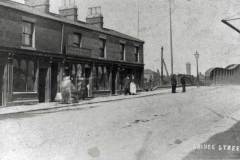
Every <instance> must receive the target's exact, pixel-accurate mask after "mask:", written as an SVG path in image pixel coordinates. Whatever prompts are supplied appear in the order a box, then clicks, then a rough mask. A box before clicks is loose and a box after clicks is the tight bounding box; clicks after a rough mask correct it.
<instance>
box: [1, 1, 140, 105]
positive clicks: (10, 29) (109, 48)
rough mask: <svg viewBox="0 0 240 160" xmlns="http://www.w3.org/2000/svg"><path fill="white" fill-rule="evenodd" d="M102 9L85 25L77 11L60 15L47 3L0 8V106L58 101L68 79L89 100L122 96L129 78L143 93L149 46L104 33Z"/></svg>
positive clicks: (91, 14)
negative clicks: (83, 90)
mask: <svg viewBox="0 0 240 160" xmlns="http://www.w3.org/2000/svg"><path fill="white" fill-rule="evenodd" d="M36 2H38V3H36ZM36 4H37V5H36ZM99 9H100V8H98V7H96V8H91V9H90V10H89V15H88V16H87V18H86V22H82V21H78V20H77V8H76V7H75V6H65V7H64V8H61V9H60V12H59V13H60V14H59V15H57V14H53V13H50V12H49V1H48V0H26V4H25V5H23V4H19V3H16V2H11V1H4V2H0V15H1V17H0V88H1V92H0V94H1V95H0V105H2V106H11V105H16V104H19V103H33V102H50V101H54V98H55V96H56V94H57V92H59V91H60V82H61V81H62V78H63V76H65V75H66V76H71V79H72V82H73V84H74V85H75V87H76V89H77V88H78V82H79V81H82V80H83V81H84V82H85V83H86V84H89V96H97V95H99V94H100V95H102V94H104V95H112V94H118V93H120V92H121V90H122V89H123V81H124V79H125V78H126V76H129V77H132V78H133V79H134V81H135V82H136V84H137V87H138V89H139V90H140V89H142V87H143V72H144V61H143V44H144V42H143V41H141V40H139V39H137V38H134V37H131V36H128V35H125V34H122V33H119V32H117V31H114V30H110V29H107V28H104V27H103V16H102V14H101V12H100V11H99Z"/></svg>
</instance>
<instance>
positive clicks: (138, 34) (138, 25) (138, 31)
mask: <svg viewBox="0 0 240 160" xmlns="http://www.w3.org/2000/svg"><path fill="white" fill-rule="evenodd" d="M137 12H138V13H137V16H138V17H137V37H138V38H139V36H140V9H139V0H137Z"/></svg>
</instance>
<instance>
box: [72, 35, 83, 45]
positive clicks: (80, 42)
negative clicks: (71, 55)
mask: <svg viewBox="0 0 240 160" xmlns="http://www.w3.org/2000/svg"><path fill="white" fill-rule="evenodd" d="M75 36H77V37H78V40H79V42H78V43H75V42H74V40H75V38H74V37H75ZM71 46H72V47H76V48H82V34H81V33H73V34H72V44H71Z"/></svg>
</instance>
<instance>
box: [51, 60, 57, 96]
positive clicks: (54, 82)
mask: <svg viewBox="0 0 240 160" xmlns="http://www.w3.org/2000/svg"><path fill="white" fill-rule="evenodd" d="M57 76H58V64H57V63H53V65H52V74H51V101H54V100H55V97H56V95H57V88H58V79H57Z"/></svg>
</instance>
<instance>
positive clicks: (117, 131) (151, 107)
mask: <svg viewBox="0 0 240 160" xmlns="http://www.w3.org/2000/svg"><path fill="white" fill-rule="evenodd" d="M177 91H178V93H176V94H171V93H170V90H169V93H165V94H160V95H154V96H148V97H141V98H133V99H127V100H120V101H112V102H105V103H98V104H92V105H89V107H88V108H84V109H74V110H67V111H53V110H51V111H35V112H28V113H22V114H11V115H4V116H1V117H0V160H43V159H46V160H178V159H179V160H188V159H193V160H195V159H196V160H200V159H205V160H206V159H221V158H225V159H231V158H232V159H240V150H239V151H238V150H237V146H240V124H239V123H238V120H240V86H213V87H200V88H193V89H191V90H188V88H187V92H186V93H181V92H180V89H177ZM200 144H206V145H210V144H211V147H209V146H205V148H204V146H202V148H201V146H200ZM224 145H228V147H225V150H221V151H220V150H219V147H220V146H222V147H224ZM229 146H230V147H231V148H230V147H229ZM233 146H234V147H233ZM214 147H215V148H214ZM233 148H234V150H233Z"/></svg>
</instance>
